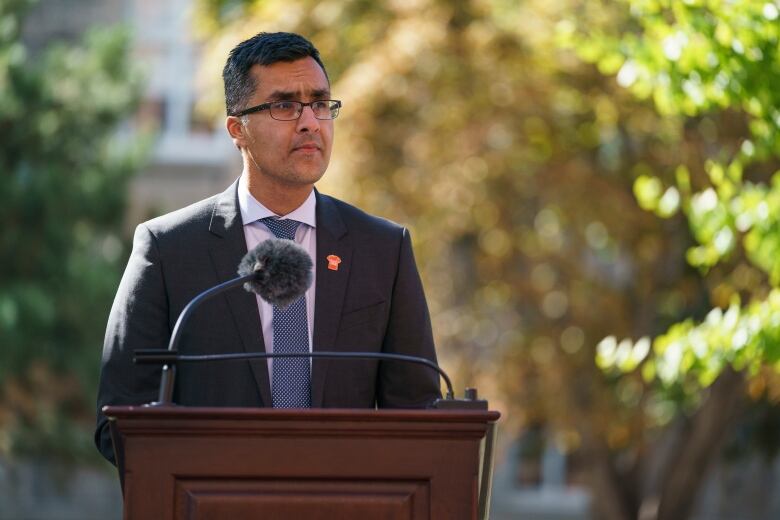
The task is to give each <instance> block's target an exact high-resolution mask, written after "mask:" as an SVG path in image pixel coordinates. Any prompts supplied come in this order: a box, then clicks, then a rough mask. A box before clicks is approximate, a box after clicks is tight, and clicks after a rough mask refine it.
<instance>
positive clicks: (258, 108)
mask: <svg viewBox="0 0 780 520" xmlns="http://www.w3.org/2000/svg"><path fill="white" fill-rule="evenodd" d="M277 103H295V104H297V105H300V110H298V117H296V118H295V119H276V118H275V117H274V116H273V113H272V112H271V106H273V105H276V104H277ZM315 103H336V106H335V108H336V110H337V112H336V115H335V116H334V117H326V118H324V119H323V118H321V117H317V114H316V113H314V118H315V119H319V120H320V121H333V120H334V119H336V117H338V115H339V114H338V110H340V109H341V106H342V105H341V101H340V100H338V99H318V100H316V101H311V102H309V103H304V102H303V101H271V102H269V103H261V104H259V105H256V106H253V107H249V108H245V109H243V110H240V111H238V112H236V113H234V114H233V116H234V117H242V116H245V115H248V114H254V113H255V112H262V111H263V110H268V114H269V115H270V116H271V117H272V118H273V119H274V120H276V121H297V120H298V119H300V118H301V116H302V115H303V109H304V108H306V107H311V109H312V112H314V107H313V106H312V105H314V104H315ZM333 108H334V107H329V109H330V110H333Z"/></svg>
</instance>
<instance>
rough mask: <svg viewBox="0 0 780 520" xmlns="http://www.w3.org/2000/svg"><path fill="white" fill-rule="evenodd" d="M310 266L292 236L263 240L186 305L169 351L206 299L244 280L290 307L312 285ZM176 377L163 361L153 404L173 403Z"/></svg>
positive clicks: (263, 295) (271, 299)
mask: <svg viewBox="0 0 780 520" xmlns="http://www.w3.org/2000/svg"><path fill="white" fill-rule="evenodd" d="M311 270H312V263H311V258H309V253H307V252H306V250H305V249H303V248H302V247H301V246H299V245H298V244H296V243H295V242H293V241H292V240H285V239H280V238H270V239H268V240H266V241H264V242H262V243H260V244H259V245H258V246H257V247H255V248H254V249H252V250H251V251H249V252H248V253H247V254H245V255H244V257H243V258H242V259H241V262H240V263H239V265H238V275H239V276H238V277H237V278H233V279H232V280H228V281H227V282H223V283H221V284H219V285H216V286H214V287H212V288H211V289H207V290H205V291H203V292H202V293H200V294H199V295H197V296H196V297H195V298H193V299H192V300H191V301H190V303H188V304H187V306H186V307H184V310H182V311H181V314H179V318H178V319H177V320H176V324H175V325H174V326H173V332H172V333H171V340H170V342H169V343H168V351H169V352H176V351H177V347H178V345H179V341H180V339H181V335H182V330H183V329H184V323H186V321H187V319H188V318H189V317H190V315H191V314H192V312H193V311H194V310H195V309H196V308H197V307H198V306H199V305H200V304H201V303H203V302H204V301H206V300H208V299H210V298H212V297H214V296H216V295H218V294H222V293H223V292H225V291H227V290H228V289H232V288H233V287H237V286H239V285H242V284H244V289H246V290H247V291H249V292H254V293H257V294H258V295H260V297H261V298H263V299H264V300H265V301H267V302H268V303H270V304H272V305H276V306H277V307H287V306H288V305H290V304H291V303H292V302H294V301H295V300H297V299H298V298H299V297H300V296H301V295H302V294H303V293H305V292H306V289H308V288H309V286H310V285H311V280H312V274H311ZM158 352H159V351H158ZM175 378H176V367H175V366H174V365H170V364H165V365H163V368H162V377H161V379H160V393H159V397H158V400H157V401H155V402H154V403H152V405H166V404H171V398H172V396H173V383H174V380H175Z"/></svg>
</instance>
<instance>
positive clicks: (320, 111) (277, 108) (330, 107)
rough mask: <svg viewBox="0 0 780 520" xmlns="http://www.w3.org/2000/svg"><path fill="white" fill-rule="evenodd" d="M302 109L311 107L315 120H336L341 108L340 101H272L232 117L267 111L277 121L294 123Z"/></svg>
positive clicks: (246, 109)
mask: <svg viewBox="0 0 780 520" xmlns="http://www.w3.org/2000/svg"><path fill="white" fill-rule="evenodd" d="M303 107H311V111H312V112H314V117H315V118H317V119H336V118H337V117H338V115H339V109H340V108H341V101H338V100H335V99H320V100H317V101H312V102H311V103H301V102H300V101H274V102H273V103H263V104H262V105H257V106H254V107H250V108H245V109H244V110H241V111H239V112H236V113H234V114H233V115H234V116H237V117H241V116H245V115H247V114H252V113H254V112H260V111H263V110H268V111H269V112H270V113H271V117H272V118H274V119H276V120H277V121H295V120H296V119H298V118H299V117H301V114H303Z"/></svg>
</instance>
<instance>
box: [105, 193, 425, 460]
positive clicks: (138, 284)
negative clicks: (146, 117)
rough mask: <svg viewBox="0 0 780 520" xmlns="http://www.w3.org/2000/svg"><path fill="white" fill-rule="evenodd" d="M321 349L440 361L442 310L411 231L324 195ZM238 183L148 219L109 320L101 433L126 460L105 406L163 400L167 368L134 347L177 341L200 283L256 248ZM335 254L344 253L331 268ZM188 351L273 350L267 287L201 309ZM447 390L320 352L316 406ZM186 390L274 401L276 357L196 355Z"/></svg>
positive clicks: (412, 370) (183, 375)
mask: <svg viewBox="0 0 780 520" xmlns="http://www.w3.org/2000/svg"><path fill="white" fill-rule="evenodd" d="M316 197H317V206H316V207H317V209H316V215H317V253H316V259H315V269H316V270H317V271H316V297H315V315H314V338H313V340H314V341H313V345H314V350H315V351H318V350H321V351H324V350H328V351H367V352H388V353H398V354H409V355H416V356H423V357H426V358H428V359H431V360H433V361H435V360H436V354H435V352H434V346H433V338H432V333H431V324H430V317H429V314H428V308H427V305H426V301H425V295H424V294H423V288H422V284H421V282H420V277H419V274H418V272H417V267H416V265H415V261H414V256H413V254H412V247H411V241H410V238H409V233H408V232H407V230H406V229H405V228H402V227H400V226H398V225H396V224H393V223H392V222H389V221H387V220H384V219H380V218H377V217H373V216H371V215H368V214H366V213H364V212H362V211H360V210H359V209H357V208H355V207H353V206H350V205H348V204H346V203H344V202H341V201H339V200H337V199H334V198H332V197H328V196H325V195H321V194H320V193H316ZM246 251H247V248H246V242H245V239H244V231H243V223H242V221H241V212H240V210H239V206H238V197H237V183H234V184H233V185H232V186H230V187H229V188H228V189H227V190H226V191H225V192H224V193H222V194H220V195H216V196H214V197H211V198H209V199H206V200H204V201H201V202H198V203H196V204H193V205H192V206H189V207H187V208H184V209H181V210H179V211H175V212H173V213H170V214H168V215H164V216H162V217H159V218H156V219H153V220H151V221H149V222H146V223H144V224H141V225H139V226H138V228H137V229H136V232H135V238H134V241H133V251H132V254H131V255H130V260H129V261H128V264H127V268H126V270H125V273H124V275H123V277H122V282H121V283H120V285H119V289H118V291H117V295H116V298H115V300H114V305H113V307H112V308H111V314H110V316H109V320H108V327H107V330H106V339H105V344H104V348H103V359H102V369H101V375H100V387H99V392H98V399H97V405H98V413H97V430H96V432H95V442H96V444H97V446H98V448H99V450H100V451H101V453H102V454H103V456H105V457H106V458H107V459H108V460H109V461H111V462H115V460H114V451H113V447H112V444H111V440H110V436H109V431H108V424H107V419H106V417H105V416H104V415H103V413H102V412H101V409H102V407H103V406H105V405H109V404H110V405H138V404H143V403H148V402H151V401H155V400H156V399H157V393H158V389H159V382H160V369H159V368H150V367H147V366H140V365H138V366H136V365H133V363H132V351H133V350H135V349H140V348H160V349H165V348H167V345H168V341H169V339H170V335H171V330H172V328H173V325H174V323H175V322H176V319H177V318H178V316H179V313H180V312H181V311H182V309H183V308H184V306H185V305H186V304H187V303H188V302H189V301H190V300H191V299H192V298H193V297H195V296H196V295H197V294H198V293H200V292H201V291H203V290H205V289H207V288H209V287H212V286H214V285H216V284H218V283H220V282H223V281H226V280H228V279H231V278H234V277H235V276H237V275H236V269H237V266H238V263H239V261H240V260H241V257H242V256H243V255H244V254H245V253H246ZM328 255H337V256H339V257H340V258H341V260H342V262H341V264H340V265H339V268H338V270H337V271H333V270H329V269H328V268H327V265H328V262H327V260H326V257H327V256H328ZM185 330H186V332H185V334H184V336H183V337H182V341H181V347H180V351H181V352H182V353H187V354H215V353H228V352H264V351H265V346H264V342H263V334H262V328H261V324H260V316H259V312H258V308H257V301H256V300H255V296H254V295H253V294H250V293H248V292H246V291H244V290H242V289H232V290H231V291H228V292H227V293H225V294H224V295H222V296H218V297H216V298H215V299H213V300H210V301H208V302H206V303H204V304H203V305H202V306H201V307H200V308H199V309H198V310H196V311H195V313H194V314H193V315H192V316H191V318H190V320H189V322H188V324H187V327H186V329H185ZM439 396H440V391H439V381H438V376H437V375H436V374H435V373H434V372H433V371H431V370H429V369H427V368H425V367H422V366H420V365H412V364H408V363H402V362H381V363H380V362H376V361H372V360H356V361H352V360H349V361H347V360H319V359H318V360H315V361H314V362H313V364H312V405H313V406H314V407H338V408H372V407H374V406H378V407H386V408H420V407H425V406H427V405H428V404H429V403H431V402H432V401H433V400H434V399H436V398H437V397H439ZM174 400H175V402H176V403H178V404H182V405H191V406H192V405H194V406H240V407H241V406H248V407H255V406H270V403H271V388H270V384H269V379H268V369H267V365H266V362H265V361H264V360H258V361H251V362H250V361H238V362H220V363H211V364H206V363H190V364H184V365H181V366H180V367H179V368H178V371H177V377H176V387H175V391H174Z"/></svg>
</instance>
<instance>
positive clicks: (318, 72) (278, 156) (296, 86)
mask: <svg viewBox="0 0 780 520" xmlns="http://www.w3.org/2000/svg"><path fill="white" fill-rule="evenodd" d="M250 73H251V74H252V76H253V77H254V80H255V84H256V85H257V88H256V89H255V92H254V95H253V96H252V97H251V98H250V99H249V103H248V105H247V106H248V107H251V106H255V105H259V104H261V103H268V102H273V101H302V102H304V103H309V102H311V101H315V100H318V99H330V85H329V84H328V79H327V78H326V77H325V72H324V71H323V70H322V68H321V67H320V66H319V65H318V64H317V62H316V61H314V59H312V58H311V57H306V58H303V59H300V60H296V61H293V62H277V63H274V64H271V65H267V66H263V65H255V66H254V67H252V69H251V70H250ZM244 117H245V124H244V135H245V137H246V138H245V140H244V142H243V147H244V149H245V150H246V152H247V154H248V155H249V169H250V174H252V175H256V176H260V177H261V178H262V179H257V180H259V181H269V182H273V183H275V184H277V185H279V186H282V187H283V186H285V185H287V186H290V185H294V186H297V187H300V186H301V185H312V184H314V183H315V182H317V181H318V180H319V179H320V178H321V177H322V175H323V174H324V173H325V170H326V169H327V168H328V162H329V161H330V152H331V147H332V145H333V121H332V120H320V119H316V118H315V117H314V113H313V112H312V110H311V107H304V108H303V113H302V114H301V117H300V118H298V119H297V120H295V121H277V120H276V119H273V118H271V114H270V111H269V110H263V111H261V112H256V113H253V114H248V115H247V116H244Z"/></svg>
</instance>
